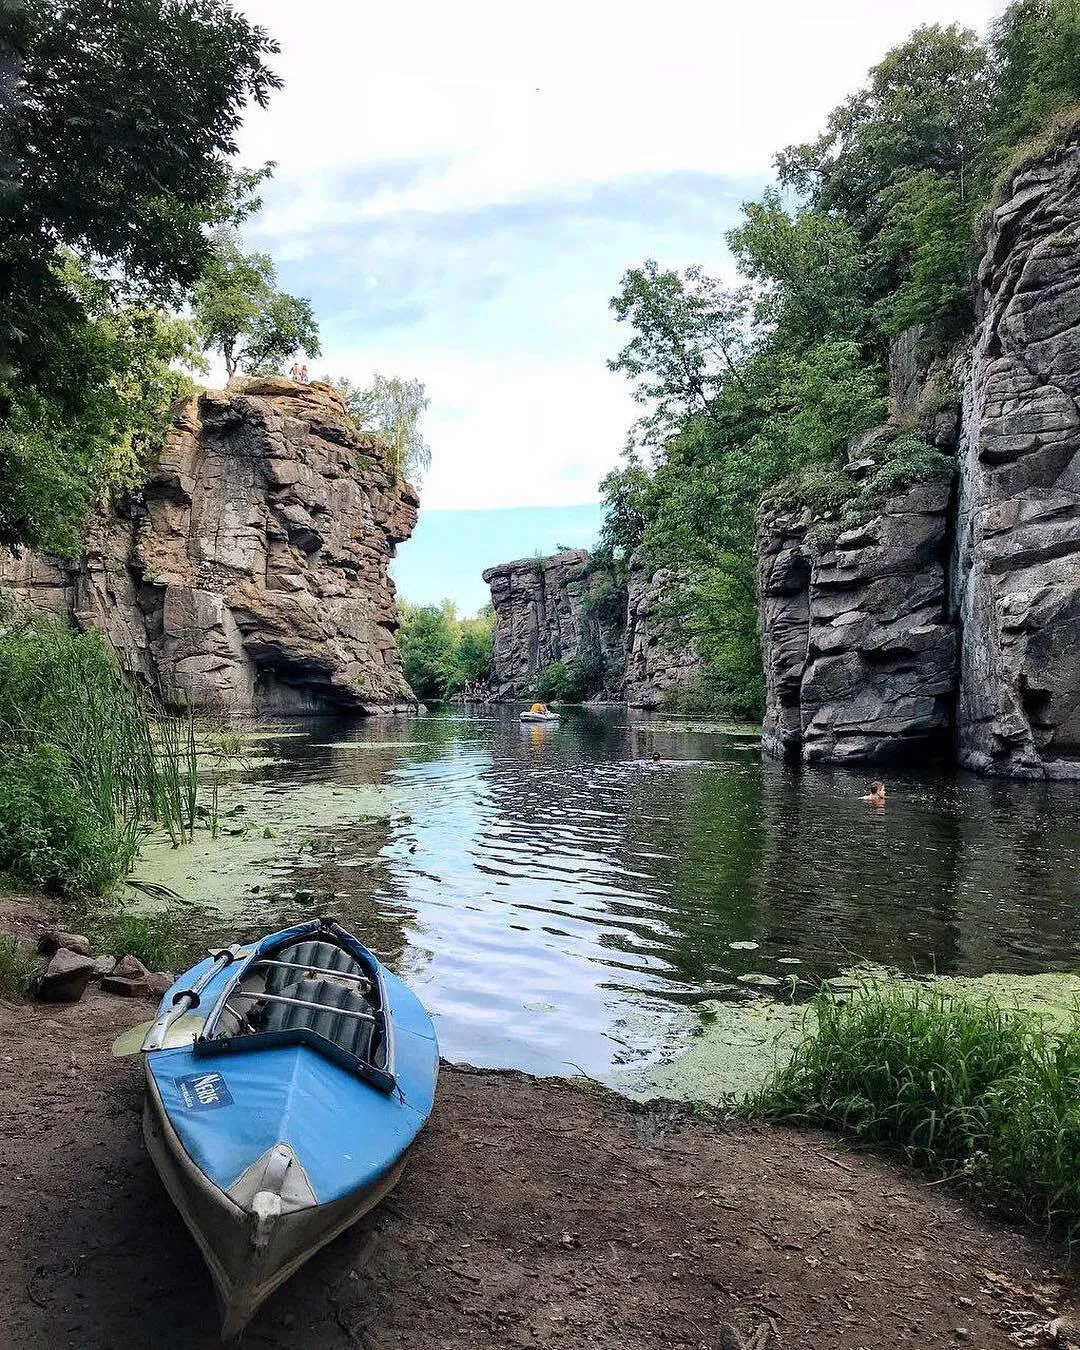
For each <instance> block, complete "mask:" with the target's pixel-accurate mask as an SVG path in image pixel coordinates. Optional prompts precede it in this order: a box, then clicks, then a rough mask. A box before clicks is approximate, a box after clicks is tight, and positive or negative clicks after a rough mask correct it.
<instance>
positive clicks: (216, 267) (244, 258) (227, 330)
mask: <svg viewBox="0 0 1080 1350" xmlns="http://www.w3.org/2000/svg"><path fill="white" fill-rule="evenodd" d="M191 308H192V314H193V316H194V323H195V328H196V331H197V332H198V334H199V336H200V338H201V339H202V343H203V347H204V348H205V349H206V350H211V349H213V350H215V351H219V352H220V353H221V354H222V356H224V358H225V371H226V374H227V375H228V377H229V379H232V377H233V376H234V375H235V374H236V372H237V370H238V369H239V368H240V367H241V366H243V367H244V369H246V370H248V371H249V372H252V373H270V372H273V371H277V370H279V369H280V368H281V366H282V365H283V364H284V363H285V362H286V361H288V360H290V359H291V358H292V357H294V356H295V355H296V354H297V352H299V351H301V350H303V351H305V352H307V354H308V356H318V355H319V350H320V349H319V328H318V324H317V323H316V321H315V315H314V312H313V310H312V308H311V304H310V302H309V301H307V300H304V299H301V298H300V297H298V296H295V295H289V294H287V293H286V292H285V291H279V290H278V289H277V271H276V269H275V267H274V262H273V259H272V258H271V257H270V255H269V254H268V253H245V252H244V251H243V249H242V248H241V247H240V243H239V240H238V238H237V236H236V232H235V231H234V230H232V229H228V228H225V229H220V230H218V231H217V232H216V233H215V235H214V240H213V253H212V255H211V257H210V261H209V262H208V263H207V265H206V268H205V270H204V272H203V274H202V276H201V277H200V278H199V280H198V282H197V284H196V286H195V290H194V293H193V295H192V301H191Z"/></svg>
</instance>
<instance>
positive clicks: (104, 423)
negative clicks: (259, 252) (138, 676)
mask: <svg viewBox="0 0 1080 1350" xmlns="http://www.w3.org/2000/svg"><path fill="white" fill-rule="evenodd" d="M5 20H6V33H5V36H6V37H7V38H8V39H9V41H10V43H11V48H12V50H13V55H14V60H15V62H16V69H17V70H18V73H19V75H20V79H19V82H18V84H17V85H16V86H15V89H14V95H13V97H11V98H10V99H9V102H8V105H7V106H5V115H4V117H3V118H0V166H3V171H2V173H0V177H2V178H3V182H2V183H0V196H2V199H3V200H2V202H0V205H2V206H3V208H4V209H3V210H0V259H2V260H3V261H2V277H0V280H2V285H0V500H2V501H3V510H2V513H0V542H2V543H9V544H10V543H26V544H29V545H31V546H33V547H38V548H59V549H61V550H63V551H68V552H70V551H71V550H72V548H73V547H74V539H75V535H74V528H75V526H76V525H77V524H78V521H79V518H80V517H81V516H82V514H83V513H84V512H85V511H86V509H87V508H88V506H89V505H90V504H92V502H93V501H94V500H95V498H97V497H98V496H100V495H101V493H102V492H104V491H105V490H107V489H108V488H109V487H111V486H114V485H115V484H116V482H117V481H120V482H121V483H122V482H123V481H124V478H125V473H124V467H125V466H124V460H125V457H126V455H127V454H128V453H129V452H126V451H124V450H123V449H120V448H119V447H121V444H122V441H123V439H124V435H125V433H129V434H130V435H132V436H134V437H135V439H136V441H139V440H140V439H145V437H146V435H147V434H148V433H150V432H153V433H156V431H157V430H158V428H159V415H158V412H157V409H159V407H160V404H161V400H160V398H159V397H158V395H159V394H160V393H161V392H162V391H161V385H162V384H163V383H164V382H167V381H165V378H164V371H165V370H166V369H167V368H168V367H169V365H170V363H171V362H173V361H175V360H176V359H182V357H183V356H184V354H185V352H189V340H188V338H187V337H186V336H185V335H183V334H181V333H180V332H179V330H175V329H173V328H171V321H170V320H167V319H165V318H163V317H162V316H161V314H160V312H159V309H160V306H161V305H163V304H172V303H175V302H176V301H177V300H179V299H180V297H181V295H182V293H183V291H184V290H185V289H186V288H187V287H188V286H190V285H191V284H192V283H193V282H194V281H195V280H196V278H197V277H198V275H199V273H200V272H201V270H202V268H203V266H204V264H205V263H206V260H207V258H208V242H207V233H208V227H209V226H211V225H213V224H215V223H218V222H221V221H225V220H229V219H234V220H235V219H238V218H240V217H242V216H243V215H244V214H246V213H247V212H248V211H250V210H251V209H253V207H254V206H255V205H257V200H256V199H255V198H254V197H253V195H252V194H253V191H254V189H255V187H256V186H257V184H258V181H259V179H260V178H261V177H262V176H263V172H264V171H258V172H255V173H245V172H243V171H239V170H237V169H236V168H235V166H234V163H233V160H234V156H235V152H236V148H237V147H236V132H237V129H238V127H239V125H240V120H241V117H242V114H243V111H244V108H245V106H246V105H247V103H248V101H249V100H251V101H254V102H256V103H259V104H263V103H265V102H266V100H267V98H268V96H269V94H270V92H271V91H272V90H273V89H274V88H276V87H277V85H278V83H279V82H278V80H277V77H276V76H275V75H274V74H273V73H272V72H271V71H270V70H269V69H268V68H267V66H266V65H265V64H264V60H265V58H266V57H267V56H269V55H271V54H272V53H274V52H276V50H277V48H276V47H275V45H274V44H273V43H272V42H271V41H270V39H269V38H267V36H266V34H265V33H264V32H263V31H262V30H261V29H259V28H257V27H253V26H252V25H250V24H249V23H248V22H247V20H245V19H244V18H243V17H242V16H241V15H239V14H237V13H236V12H235V11H234V10H233V9H232V8H231V6H229V5H227V4H226V3H224V0H125V3H123V4H117V3H114V0H24V3H22V4H21V5H18V6H9V7H8V9H7V11H6V14H5ZM73 253H74V254H76V255H77V256H78V257H79V258H81V259H82V264H81V272H82V275H81V277H78V278H76V277H74V276H73V273H72V264H71V262H70V257H71V255H72V254H73ZM92 277H97V278H99V280H98V281H97V282H96V283H94V284H91V281H90V279H91V278H92ZM166 401H167V400H166ZM151 409H154V416H153V417H149V416H148V414H149V412H150V410H151ZM117 454H119V456H120V460H121V466H120V468H121V472H120V473H119V475H118V474H117V473H116V472H115V470H116V468H117V465H116V463H115V461H114V457H115V456H116V455H117Z"/></svg>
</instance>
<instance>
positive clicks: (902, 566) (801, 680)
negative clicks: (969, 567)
mask: <svg viewBox="0 0 1080 1350" xmlns="http://www.w3.org/2000/svg"><path fill="white" fill-rule="evenodd" d="M949 499H950V484H949V483H948V481H945V480H938V481H936V482H930V483H921V484H918V485H916V486H914V487H912V488H910V489H908V490H906V491H903V492H899V493H897V494H896V495H895V496H893V497H891V498H890V499H889V500H888V502H887V503H886V505H885V509H884V510H883V511H882V512H881V514H880V515H878V516H875V517H874V518H873V519H872V520H870V521H868V522H867V523H866V524H865V525H862V526H860V527H858V528H856V529H852V530H848V531H846V532H845V533H843V534H841V535H840V536H839V538H838V539H837V540H836V542H835V544H834V545H832V546H831V547H829V548H828V549H827V550H825V551H817V550H815V549H813V548H812V547H811V546H810V545H809V544H808V542H807V532H808V528H809V526H810V525H811V523H812V521H811V517H810V514H809V512H807V511H795V512H784V511H773V510H770V509H769V508H765V509H763V511H762V512H761V514H760V519H759V534H758V557H759V563H758V568H759V579H760V588H761V609H762V628H763V632H764V635H765V641H764V644H763V647H764V658H765V687H766V714H765V725H764V730H763V744H764V747H765V749H766V750H767V751H769V752H770V753H772V754H776V755H783V756H785V757H793V756H801V757H802V758H803V759H805V760H807V761H814V760H833V761H837V762H840V763H843V762H845V761H849V760H870V759H879V758H882V757H885V756H889V755H893V756H895V755H899V754H902V753H907V752H912V753H917V752H921V751H924V750H926V749H928V748H931V747H933V746H935V745H938V746H940V745H944V744H947V742H948V738H949V735H950V732H951V727H952V710H953V701H954V696H955V694H954V691H955V686H956V668H957V662H956V645H957V644H956V631H955V627H954V625H953V623H952V621H951V619H950V618H949V615H948V607H947V596H948V586H947V577H946V566H947V562H948V555H949V544H950V535H949V524H948V508H949Z"/></svg>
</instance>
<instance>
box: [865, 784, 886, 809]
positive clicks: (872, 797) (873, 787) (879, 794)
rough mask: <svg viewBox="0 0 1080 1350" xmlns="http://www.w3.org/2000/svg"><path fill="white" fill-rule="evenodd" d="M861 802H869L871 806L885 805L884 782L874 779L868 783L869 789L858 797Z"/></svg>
mask: <svg viewBox="0 0 1080 1350" xmlns="http://www.w3.org/2000/svg"><path fill="white" fill-rule="evenodd" d="M859 800H860V801H861V802H869V803H870V805H871V806H884V805H885V784H884V783H879V782H877V781H876V780H875V781H874V782H873V783H871V784H870V791H869V792H868V793H866V794H865V795H863V796H862V797H860V798H859Z"/></svg>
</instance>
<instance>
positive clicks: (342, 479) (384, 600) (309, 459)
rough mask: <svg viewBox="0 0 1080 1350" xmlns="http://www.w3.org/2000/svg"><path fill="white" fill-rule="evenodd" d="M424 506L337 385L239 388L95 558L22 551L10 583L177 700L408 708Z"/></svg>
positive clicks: (182, 435)
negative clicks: (394, 565) (398, 580)
mask: <svg viewBox="0 0 1080 1350" xmlns="http://www.w3.org/2000/svg"><path fill="white" fill-rule="evenodd" d="M417 504H418V503H417V498H416V495H415V493H414V492H413V490H412V489H411V488H410V487H409V486H408V485H407V484H405V483H403V482H401V481H400V480H398V479H396V478H395V476H394V475H393V473H392V472H391V471H390V470H389V468H388V467H387V464H386V461H385V457H384V452H383V449H382V446H381V444H380V442H379V441H378V439H377V438H375V437H371V436H366V435H362V434H358V433H357V432H356V430H355V429H354V428H353V426H352V424H351V423H350V421H349V419H348V417H347V416H346V413H345V406H344V403H343V402H342V400H341V397H340V395H339V394H338V393H337V391H336V390H334V389H332V388H331V387H330V386H329V385H325V384H318V383H317V384H309V385H302V384H296V383H293V382H292V381H290V380H286V379H282V378H278V377H269V378H249V379H238V380H234V381H232V383H231V384H230V386H229V388H228V389H227V390H226V391H224V392H205V393H202V394H198V395H196V396H194V397H193V398H191V399H190V400H189V401H188V402H187V403H186V404H185V405H184V407H183V408H182V410H181V411H180V414H179V416H178V418H177V422H176V425H175V427H174V429H173V431H172V433H171V434H170V435H169V437H168V439H167V443H166V445H165V448H164V450H163V452H162V454H161V456H160V460H159V463H158V464H157V466H156V468H155V470H154V472H153V473H152V475H151V476H150V479H149V481H148V482H147V484H146V487H145V489H144V490H143V491H142V493H141V494H139V496H138V498H137V499H134V500H132V501H130V502H128V503H126V504H124V505H123V506H122V507H120V508H117V509H115V510H113V511H110V512H109V514H108V515H105V516H102V517H101V518H99V519H97V520H95V521H93V522H91V524H90V526H89V528H88V531H87V537H86V542H87V549H86V555H85V557H84V558H83V559H82V560H80V561H79V562H78V563H77V564H74V565H70V566H69V565H65V564H61V563H58V562H56V561H55V560H51V559H48V558H42V557H37V556H34V555H23V556H21V557H12V556H10V555H8V556H5V558H4V559H3V560H2V561H0V583H3V584H5V585H7V586H8V587H10V588H12V589H14V590H15V591H17V592H19V593H21V594H22V595H24V596H25V597H26V598H28V599H29V600H30V601H31V602H32V603H35V604H38V605H41V606H43V607H46V608H49V609H52V610H54V611H55V612H58V613H64V614H68V615H70V616H71V617H73V618H74V619H75V620H76V621H77V622H78V623H79V624H80V625H81V626H83V627H88V628H97V629H98V630H100V631H101V632H103V633H104V634H105V635H106V636H107V637H108V639H109V640H110V642H111V643H112V645H113V646H114V648H115V649H116V651H117V652H118V654H119V655H120V657H121V659H122V660H123V661H124V663H125V664H126V665H127V666H128V667H129V668H130V669H131V670H133V671H136V672H138V673H139V674H141V675H143V676H145V677H146V679H147V680H148V681H150V682H151V683H153V684H154V685H155V686H156V687H158V688H159V689H160V690H161V692H162V694H163V695H164V697H165V698H166V700H167V701H169V702H170V703H173V704H187V703H190V704H191V705H193V706H194V707H195V708H197V709H203V710H214V711H229V712H250V711H255V710H264V709H269V710H289V711H317V710H319V709H323V708H335V707H337V708H348V709H353V710H355V711H358V712H374V711H381V710H394V711H407V710H411V709H413V708H415V706H416V702H415V699H414V697H413V695H412V693H411V691H410V689H409V687H408V685H407V684H406V682H405V678H404V675H403V674H402V669H401V660H400V657H399V655H398V651H397V647H396V645H395V642H394V631H395V629H396V627H397V614H396V608H395V598H394V587H393V583H392V582H391V580H390V578H389V575H388V571H387V569H388V566H389V563H390V561H391V559H392V558H393V556H394V549H395V546H396V545H397V544H398V543H400V542H401V541H402V540H404V539H407V538H408V537H409V535H410V534H411V532H412V529H413V526H414V524H415V522H416V511H417Z"/></svg>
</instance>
